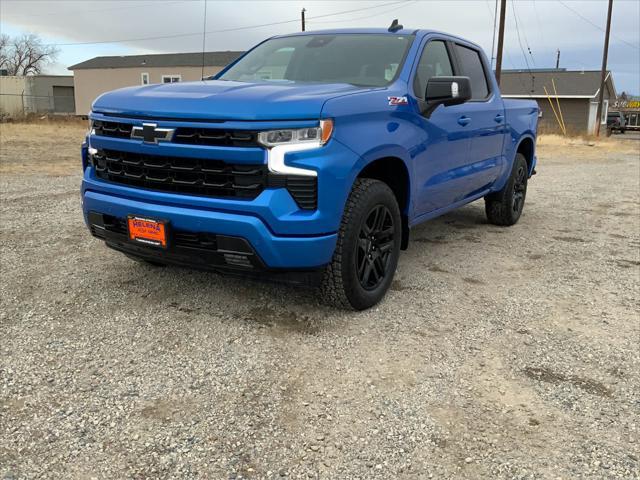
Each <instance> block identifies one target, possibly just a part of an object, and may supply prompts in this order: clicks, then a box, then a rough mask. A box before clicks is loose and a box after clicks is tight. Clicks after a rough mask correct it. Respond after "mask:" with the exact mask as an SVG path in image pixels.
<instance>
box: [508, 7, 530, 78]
mask: <svg viewBox="0 0 640 480" xmlns="http://www.w3.org/2000/svg"><path fill="white" fill-rule="evenodd" d="M511 3H512V4H513V5H512V7H513V16H514V17H515V19H516V29H517V26H518V12H516V4H515V2H514V1H513V0H511ZM522 35H523V36H524V44H525V45H526V46H527V51H528V52H529V56H531V63H533V66H534V68H535V66H536V61H535V59H534V58H533V52H532V51H531V47H530V46H529V39H528V38H527V31H526V30H525V28H524V26H523V27H522Z"/></svg>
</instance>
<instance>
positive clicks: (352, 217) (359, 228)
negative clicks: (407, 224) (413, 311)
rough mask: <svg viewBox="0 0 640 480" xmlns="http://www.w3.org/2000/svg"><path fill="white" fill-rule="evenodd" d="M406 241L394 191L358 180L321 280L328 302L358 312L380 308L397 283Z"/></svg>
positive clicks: (363, 179)
mask: <svg viewBox="0 0 640 480" xmlns="http://www.w3.org/2000/svg"><path fill="white" fill-rule="evenodd" d="M401 237H402V223H401V220H400V208H399V207H398V202H397V201H396V198H395V196H394V194H393V192H392V191H391V189H390V188H389V187H388V186H387V184H385V183H383V182H380V181H378V180H373V179H369V178H362V179H358V180H356V182H355V184H354V186H353V189H352V190H351V193H350V195H349V199H348V200H347V204H346V206H345V209H344V215H343V217H342V222H341V225H340V230H339V231H338V241H337V244H336V249H335V252H334V254H333V258H332V260H331V263H330V264H329V265H328V266H327V267H326V269H325V272H324V277H323V279H322V284H321V287H320V291H321V295H322V299H323V301H325V302H326V303H329V304H331V305H334V306H337V307H342V308H350V309H354V310H364V309H366V308H369V307H372V306H373V305H375V304H376V303H378V302H379V301H380V300H381V299H382V297H384V295H385V293H386V292H387V290H388V289H389V285H391V281H392V280H393V275H394V273H395V271H396V267H397V265H398V257H399V256H400V242H401Z"/></svg>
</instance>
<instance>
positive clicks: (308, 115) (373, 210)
mask: <svg viewBox="0 0 640 480" xmlns="http://www.w3.org/2000/svg"><path fill="white" fill-rule="evenodd" d="M537 118H538V107H537V105H536V103H535V102H533V101H525V100H503V99H502V97H501V96H500V91H499V89H498V85H497V83H496V81H495V79H494V76H493V74H492V72H491V70H490V66H489V64H488V62H487V59H486V57H485V55H484V53H483V52H482V50H481V48H480V47H478V45H475V44H474V43H471V42H469V41H467V40H463V39H462V38H459V37H456V36H452V35H448V34H444V33H439V32H435V31H430V30H412V29H404V28H402V26H396V25H395V24H394V25H393V26H392V27H391V28H389V29H388V30H386V29H349V30H331V31H318V32H303V33H297V34H292V35H284V36H277V37H273V38H270V39H268V40H266V41H264V42H263V43H260V44H259V45H257V46H256V47H254V48H253V49H252V50H250V51H248V52H247V53H246V54H244V55H243V56H242V57H240V58H239V59H238V60H236V61H235V62H234V63H232V64H231V65H229V66H228V67H226V68H225V69H224V70H222V71H221V72H220V73H219V74H217V75H216V76H214V77H212V78H207V79H203V80H202V81H197V82H185V83H172V84H162V85H146V86H140V87H131V88H124V89H120V90H116V91H113V92H108V93H106V94H104V95H102V96H100V97H99V98H98V99H97V100H96V101H95V102H94V103H93V106H92V111H91V112H90V131H89V133H88V135H87V138H86V141H85V143H84V145H83V148H82V161H83V169H84V178H83V182H82V208H83V211H84V218H85V221H86V224H87V226H88V228H89V229H90V231H91V233H92V235H94V236H95V237H97V238H100V239H103V240H104V241H105V243H106V245H107V246H109V247H111V248H113V249H115V250H118V251H120V252H123V253H124V254H126V255H127V256H129V257H131V258H133V259H135V260H139V261H143V262H147V263H151V264H155V265H158V264H162V265H163V264H174V265H182V266H188V267H194V268H205V269H210V270H216V271H220V272H226V273H232V274H243V275H255V276H266V277H269V278H275V279H277V280H278V279H279V280H283V281H287V282H294V283H304V284H311V285H316V286H317V287H318V288H319V292H320V294H321V297H322V299H323V300H324V301H326V302H329V303H331V304H333V305H337V306H339V307H344V308H348V309H356V310H361V309H365V308H368V307H371V306H372V305H375V304H376V303H377V302H378V301H380V299H381V298H382V297H383V296H384V295H385V293H386V291H387V289H388V288H389V285H390V283H391V281H392V278H393V275H394V273H395V270H396V266H397V264H398V257H399V254H400V250H403V249H406V248H407V245H408V243H409V232H410V230H411V228H412V227H413V226H415V225H417V224H419V223H422V222H424V221H426V220H429V219H431V218H434V217H436V216H438V215H442V214H444V213H446V212H448V211H450V210H452V209H454V208H457V207H460V206H462V205H464V204H467V203H469V202H473V201H474V200H478V199H480V198H484V201H485V205H486V214H487V218H488V220H489V222H491V223H493V224H496V225H513V224H515V223H516V222H517V221H518V218H519V217H520V215H521V213H522V209H523V206H524V201H525V195H526V192H527V181H528V179H529V178H530V177H531V175H532V174H533V173H535V170H534V169H535V165H536V156H535V139H536V128H537Z"/></svg>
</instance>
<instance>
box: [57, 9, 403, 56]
mask: <svg viewBox="0 0 640 480" xmlns="http://www.w3.org/2000/svg"><path fill="white" fill-rule="evenodd" d="M405 2H406V0H401V1H395V2H388V3H383V4H380V5H375V6H373V7H366V8H357V9H352V10H343V11H341V12H333V13H327V14H323V15H316V16H314V17H307V20H312V19H316V18H326V17H331V16H334V15H345V14H347V13H354V12H361V11H363V10H371V9H374V8H381V7H386V6H388V5H397V4H399V3H405ZM299 21H300V20H299V19H297V18H296V19H292V20H282V21H280V22H270V23H262V24H258V25H247V26H244V27H234V28H225V29H221V30H212V31H209V32H205V34H206V35H210V34H214V33H226V32H237V31H240V30H251V29H254V28H263V27H271V26H274V25H284V24H287V23H297V22H299ZM200 35H202V32H197V33H178V34H174V35H158V36H154V37H138V38H127V39H120V40H101V41H97V42H73V43H50V44H48V45H50V46H54V47H71V46H80V45H103V44H107V43H127V42H142V41H147V40H162V39H169V38H182V37H195V36H200Z"/></svg>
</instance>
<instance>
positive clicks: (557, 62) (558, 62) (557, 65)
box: [556, 49, 560, 70]
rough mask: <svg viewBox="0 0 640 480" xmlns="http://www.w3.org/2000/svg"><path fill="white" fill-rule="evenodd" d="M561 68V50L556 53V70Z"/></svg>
mask: <svg viewBox="0 0 640 480" xmlns="http://www.w3.org/2000/svg"><path fill="white" fill-rule="evenodd" d="M559 68H560V49H558V51H557V52H556V70H558V69H559Z"/></svg>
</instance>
